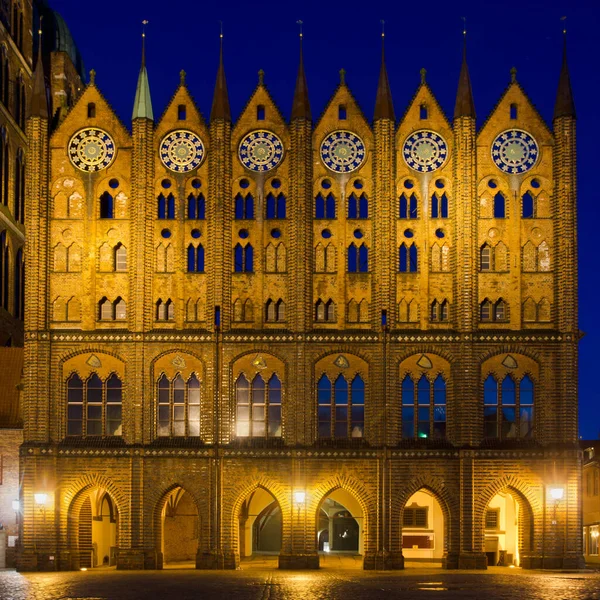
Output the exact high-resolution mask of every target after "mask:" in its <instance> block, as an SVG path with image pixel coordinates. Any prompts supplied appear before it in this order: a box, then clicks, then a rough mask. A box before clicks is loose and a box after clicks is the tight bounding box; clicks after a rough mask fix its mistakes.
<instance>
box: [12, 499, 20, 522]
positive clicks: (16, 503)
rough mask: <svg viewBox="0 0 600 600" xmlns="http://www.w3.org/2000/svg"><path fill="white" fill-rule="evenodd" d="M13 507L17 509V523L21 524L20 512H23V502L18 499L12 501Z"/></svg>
mask: <svg viewBox="0 0 600 600" xmlns="http://www.w3.org/2000/svg"><path fill="white" fill-rule="evenodd" d="M12 509H13V510H14V511H15V523H16V524H17V525H18V524H19V513H20V512H21V503H20V502H19V501H18V500H13V501H12Z"/></svg>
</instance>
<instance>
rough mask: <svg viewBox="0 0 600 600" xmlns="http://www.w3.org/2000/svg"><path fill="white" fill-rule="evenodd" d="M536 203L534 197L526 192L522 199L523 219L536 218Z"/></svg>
mask: <svg viewBox="0 0 600 600" xmlns="http://www.w3.org/2000/svg"><path fill="white" fill-rule="evenodd" d="M533 208H534V201H533V196H532V195H531V194H530V193H529V192H525V193H524V194H523V197H522V198H521V216H522V217H523V219H533V217H534V210H533Z"/></svg>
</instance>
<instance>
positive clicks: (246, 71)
mask: <svg viewBox="0 0 600 600" xmlns="http://www.w3.org/2000/svg"><path fill="white" fill-rule="evenodd" d="M50 4H51V6H52V7H53V8H54V9H55V10H57V11H58V12H59V13H60V14H61V15H62V16H63V17H64V19H65V20H66V22H67V24H68V25H69V27H70V29H71V32H72V34H73V37H74V39H75V42H76V43H77V45H78V47H79V49H80V51H81V53H82V55H83V59H84V62H85V65H86V70H89V69H91V68H93V69H95V70H96V71H97V79H96V83H97V85H98V86H99V88H100V89H101V90H102V92H103V93H104V95H105V96H106V98H107V99H108V101H109V102H110V103H111V104H112V106H113V107H114V109H115V110H116V112H117V113H118V114H119V116H120V117H121V118H122V119H123V121H124V122H125V123H126V124H130V120H131V110H132V106H133V99H134V95H135V87H136V80H137V75H138V71H139V65H140V40H141V38H140V32H141V21H142V20H143V19H148V21H149V25H148V27H147V53H146V56H147V65H148V72H149V77H150V89H151V92H152V102H153V108H154V115H155V118H156V119H157V120H158V118H159V116H160V115H161V114H162V112H163V110H164V109H165V108H166V105H167V103H168V101H169V100H170V98H171V96H172V94H173V92H174V91H175V89H176V87H177V85H178V83H179V71H180V70H181V69H185V71H186V72H187V74H188V77H187V83H188V88H189V89H190V91H191V93H192V95H193V96H194V98H195V100H196V102H197V104H198V105H199V107H200V109H201V111H202V113H203V114H204V116H205V117H206V118H208V117H209V115H210V107H211V101H212V93H213V87H214V81H215V75H216V69H217V61H218V51H219V42H218V37H219V21H220V20H222V21H223V28H224V41H225V70H226V74H227V83H228V88H229V98H230V102H231V109H232V116H233V118H234V119H236V118H237V117H238V116H239V114H240V112H241V111H242V109H243V107H244V105H245V104H246V102H247V100H248V99H249V97H250V95H251V94H252V92H253V90H254V88H255V86H256V83H257V72H258V70H259V69H264V71H265V83H266V84H267V86H268V88H269V90H270V92H271V94H272V95H273V98H274V99H275V102H276V103H277V104H278V106H279V107H280V109H281V110H282V112H283V114H284V115H285V116H286V117H289V114H290V110H291V104H292V95H293V91H294V83H295V78H296V72H297V67H298V26H297V25H296V21H297V20H299V19H302V20H303V21H304V56H305V66H306V73H307V78H308V88H309V92H310V100H311V106H312V112H313V118H314V119H315V120H316V119H317V118H318V117H319V115H320V114H321V112H322V110H323V109H324V107H325V104H326V103H327V101H328V99H329V97H330V96H331V94H332V93H333V91H334V89H335V87H336V85H337V84H338V81H339V75H338V71H339V70H340V69H341V68H344V69H346V71H347V75H346V81H347V84H348V86H349V87H350V89H351V90H352V92H353V93H354V95H355V97H356V99H357V100H358V103H359V104H360V106H361V107H362V109H363V111H364V112H365V114H366V115H367V118H369V119H372V116H373V109H374V104H375V91H376V85H377V79H378V74H379V66H380V56H381V38H380V33H381V24H380V21H381V19H384V20H385V32H386V62H387V68H388V73H389V78H390V85H391V88H392V94H393V97H394V104H395V109H396V116H397V117H401V116H402V114H403V113H404V111H405V110H406V108H407V106H408V104H409V102H410V100H411V98H412V96H413V94H414V93H415V90H416V88H417V86H418V85H419V70H420V69H421V68H422V67H425V68H426V69H427V81H428V83H429V84H430V86H431V88H432V89H433V92H434V94H435V95H436V96H437V99H438V101H439V102H440V104H441V106H442V108H443V109H444V111H445V112H446V114H447V115H448V116H449V117H450V118H451V117H452V114H453V110H454V97H455V93H456V85H457V81H458V73H459V67H460V60H461V44H462V23H463V22H462V19H461V17H463V16H465V17H466V18H467V30H468V61H469V69H470V73H471V80H472V84H473V93H474V96H475V107H476V110H477V124H478V126H480V125H481V124H482V123H483V122H484V120H485V119H486V118H487V116H488V114H489V113H490V112H491V110H492V109H493V108H494V106H495V104H496V102H497V101H498V99H499V98H500V96H501V94H502V93H503V91H504V89H505V88H506V86H507V84H508V82H509V80H510V73H509V71H510V68H511V67H513V66H515V67H516V68H517V70H518V74H517V79H518V80H519V82H520V83H521V85H522V86H523V87H524V88H525V90H526V92H527V93H528V95H529V97H530V98H531V100H532V101H533V103H534V104H535V105H536V106H537V108H538V110H539V111H540V113H541V115H542V117H543V118H544V119H545V120H546V122H547V123H549V124H550V125H551V123H552V111H553V107H554V100H555V96H556V87H557V83H558V75H559V69H560V64H561V52H562V25H563V22H561V20H560V18H561V17H562V16H567V20H566V24H567V30H568V48H569V50H568V55H569V66H570V71H571V82H572V85H573V90H574V96H575V105H576V109H577V117H578V170H579V190H578V196H579V208H578V213H579V306H580V313H579V323H580V329H581V330H582V331H583V332H584V333H585V337H584V338H583V340H582V341H581V345H580V351H581V353H580V364H579V370H580V390H579V393H580V412H579V422H580V435H581V436H582V437H583V438H585V439H595V438H598V437H600V418H599V412H600V411H599V410H598V401H599V400H600V386H599V385H598V383H597V382H596V377H595V372H596V369H598V368H599V365H598V362H597V361H598V343H599V335H600V324H599V322H600V309H598V304H597V298H598V297H597V296H594V292H595V291H596V289H597V288H596V284H595V283H594V280H595V279H596V278H597V275H598V272H599V271H598V267H597V264H598V263H597V262H595V261H597V260H598V258H597V257H598V255H599V253H598V252H594V248H593V245H592V244H593V242H596V243H597V239H598V232H597V231H596V226H597V224H598V217H599V216H600V215H599V209H598V202H599V198H598V186H597V185H594V177H595V176H598V165H597V164H596V165H594V161H596V163H597V161H598V136H599V135H600V103H599V101H598V99H599V97H600V77H599V64H600V51H599V49H598V48H599V46H598V39H597V38H598V30H597V26H596V24H597V22H598V19H600V3H599V2H597V1H596V0H572V1H571V2H557V1H556V0H541V1H539V2H533V1H531V0H521V1H519V2H510V3H509V2H494V3H491V2H482V1H481V0H477V1H472V0H471V1H468V2H460V3H451V2H440V1H439V0H430V1H429V2H422V1H421V2H412V3H408V2H391V1H388V2H381V1H380V0H376V1H372V0H371V1H368V2H358V1H357V0H347V1H346V2H341V1H338V2H324V1H323V0H321V1H318V2H317V1H315V0H309V1H306V0H305V1H304V2H301V3H300V2H298V3H289V2H281V1H280V2H274V1H273V0H268V1H265V2H240V1H239V0H230V1H229V2H226V1H220V2H197V1H193V0H177V1H171V2H158V1H156V0H144V1H142V0H118V1H117V0H103V1H102V2H98V3H91V2H82V1H81V0H50ZM594 173H596V175H594ZM594 264H596V267H594ZM594 298H596V300H595V299H594ZM594 348H596V350H594Z"/></svg>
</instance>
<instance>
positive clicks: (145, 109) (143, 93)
mask: <svg viewBox="0 0 600 600" xmlns="http://www.w3.org/2000/svg"><path fill="white" fill-rule="evenodd" d="M142 24H143V25H144V28H143V30H142V67H141V68H140V75H139V77H138V83H137V90H136V92H135V102H134V103H133V116H132V117H131V118H132V119H149V120H150V121H154V115H153V113H152V99H151V98H150V84H149V82H148V71H146V25H147V24H148V21H146V20H144V21H142Z"/></svg>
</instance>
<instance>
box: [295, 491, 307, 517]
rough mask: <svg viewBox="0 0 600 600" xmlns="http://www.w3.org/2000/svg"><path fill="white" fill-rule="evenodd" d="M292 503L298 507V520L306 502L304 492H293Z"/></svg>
mask: <svg viewBox="0 0 600 600" xmlns="http://www.w3.org/2000/svg"><path fill="white" fill-rule="evenodd" d="M294 502H295V503H296V506H297V507H298V518H300V509H301V508H302V506H303V505H304V503H305V502H306V492H301V491H297V492H294Z"/></svg>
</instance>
